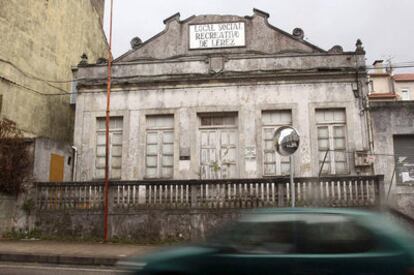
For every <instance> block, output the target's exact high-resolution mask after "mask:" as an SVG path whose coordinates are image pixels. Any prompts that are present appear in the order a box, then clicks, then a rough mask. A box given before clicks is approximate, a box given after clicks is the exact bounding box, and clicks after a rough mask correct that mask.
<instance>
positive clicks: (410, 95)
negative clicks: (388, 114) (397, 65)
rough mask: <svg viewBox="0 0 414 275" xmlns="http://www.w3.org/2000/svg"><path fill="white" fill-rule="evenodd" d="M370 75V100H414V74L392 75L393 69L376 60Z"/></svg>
mask: <svg viewBox="0 0 414 275" xmlns="http://www.w3.org/2000/svg"><path fill="white" fill-rule="evenodd" d="M373 65H374V69H373V70H372V71H371V72H370V73H369V81H370V82H369V83H370V92H369V99H370V100H414V73H392V67H391V66H390V65H389V64H388V65H387V64H384V62H383V60H376V61H375V62H374V63H373Z"/></svg>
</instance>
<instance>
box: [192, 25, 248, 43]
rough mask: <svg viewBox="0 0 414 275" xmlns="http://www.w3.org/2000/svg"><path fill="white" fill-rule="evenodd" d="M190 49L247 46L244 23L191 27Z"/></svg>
mask: <svg viewBox="0 0 414 275" xmlns="http://www.w3.org/2000/svg"><path fill="white" fill-rule="evenodd" d="M189 27H190V35H189V36H190V49H211V48H231V47H243V46H246V41H245V33H244V22H231V23H216V24H200V25H189Z"/></svg>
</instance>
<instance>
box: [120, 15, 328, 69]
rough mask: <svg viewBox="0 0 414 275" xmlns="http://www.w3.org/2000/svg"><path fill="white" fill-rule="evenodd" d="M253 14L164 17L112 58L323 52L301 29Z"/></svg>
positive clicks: (146, 58) (266, 16) (139, 58)
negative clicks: (158, 27)
mask: <svg viewBox="0 0 414 275" xmlns="http://www.w3.org/2000/svg"><path fill="white" fill-rule="evenodd" d="M253 12H254V14H253V16H245V17H241V16H233V15H199V16H191V17H189V18H187V19H185V20H183V21H180V14H179V13H177V14H174V15H173V16H171V17H169V18H167V19H165V20H164V24H165V29H164V30H163V31H162V32H160V33H159V34H157V35H155V36H154V37H152V38H150V39H148V40H147V41H145V42H143V43H137V42H140V40H139V38H134V41H133V42H131V45H132V49H131V50H130V51H128V52H127V53H125V54H124V55H122V56H120V57H119V58H117V59H116V60H115V62H129V61H136V60H157V59H171V58H179V57H187V56H200V55H203V56H205V55H217V54H251V53H255V54H263V55H268V54H283V53H324V52H326V51H324V50H322V49H320V48H319V47H317V46H315V45H313V44H311V43H309V42H307V41H305V40H304V32H303V30H302V29H300V28H295V29H294V30H293V33H292V34H289V33H287V32H285V31H283V30H280V29H278V28H276V27H274V26H272V25H270V24H269V22H268V20H267V19H268V17H269V14H267V13H265V12H263V11H260V10H257V9H254V10H253Z"/></svg>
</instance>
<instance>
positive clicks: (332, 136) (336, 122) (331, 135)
mask: <svg viewBox="0 0 414 275" xmlns="http://www.w3.org/2000/svg"><path fill="white" fill-rule="evenodd" d="M316 127H317V135H318V151H319V169H320V168H321V167H322V166H323V168H322V174H324V175H332V174H347V173H348V172H349V167H348V155H347V141H346V115H345V109H317V110H316Z"/></svg>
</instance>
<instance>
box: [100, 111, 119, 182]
mask: <svg viewBox="0 0 414 275" xmlns="http://www.w3.org/2000/svg"><path fill="white" fill-rule="evenodd" d="M122 128H123V119H122V117H111V118H110V121H109V158H108V160H109V165H108V170H109V178H111V179H120V178H121V166H122V165H121V164H122ZM104 177H105V117H98V118H97V119H96V158H95V178H96V179H103V178H104Z"/></svg>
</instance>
